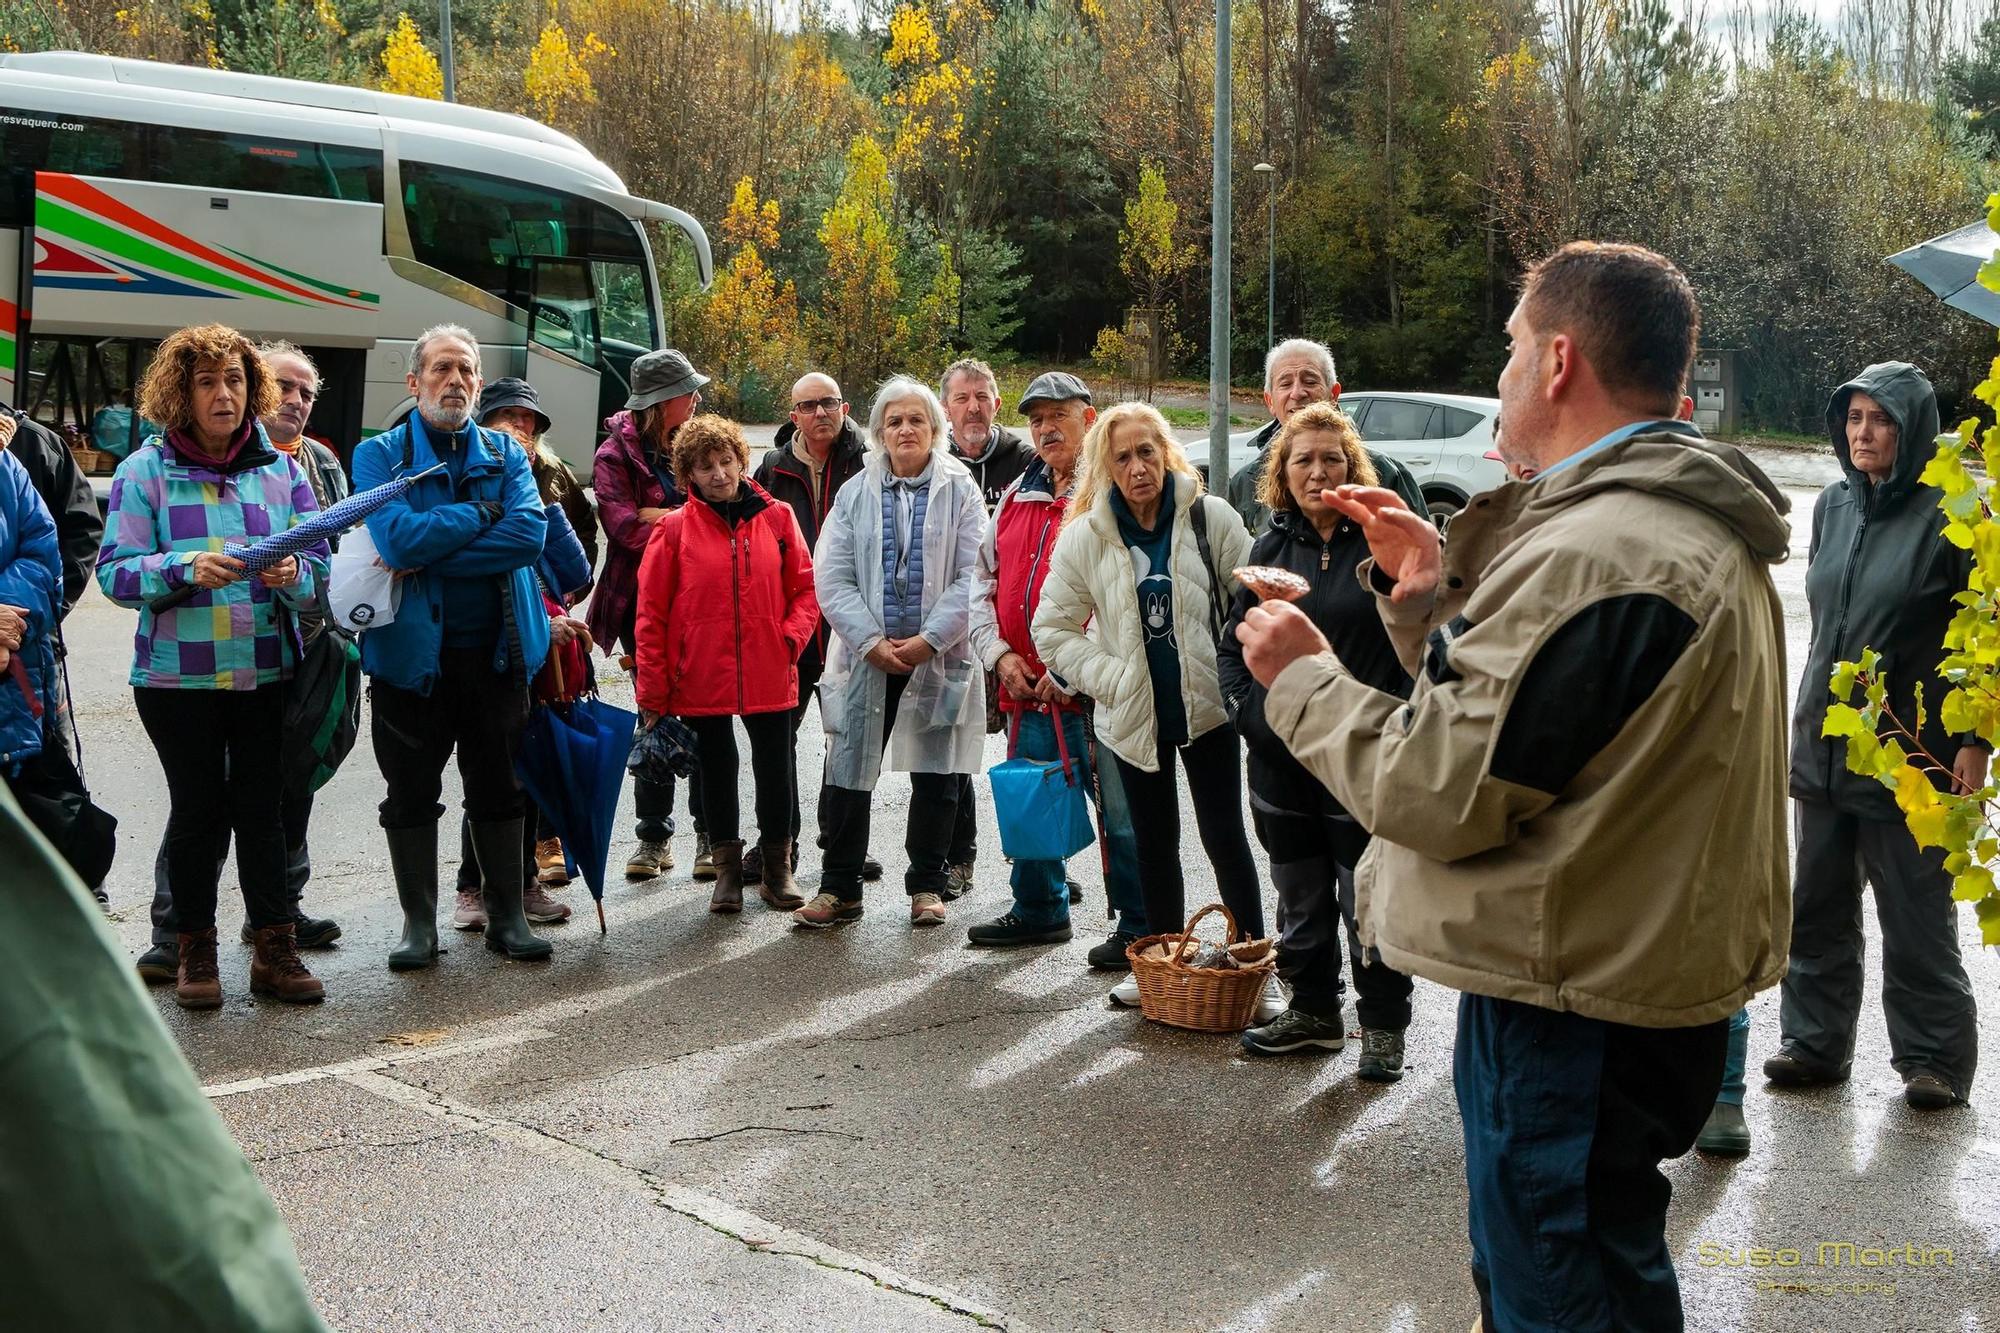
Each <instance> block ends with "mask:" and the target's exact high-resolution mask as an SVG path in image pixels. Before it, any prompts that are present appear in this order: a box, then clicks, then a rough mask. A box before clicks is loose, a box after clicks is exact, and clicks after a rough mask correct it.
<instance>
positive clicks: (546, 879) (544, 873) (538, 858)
mask: <svg viewBox="0 0 2000 1333" xmlns="http://www.w3.org/2000/svg"><path fill="white" fill-rule="evenodd" d="M535 878H536V879H538V880H540V881H541V882H542V883H544V884H546V885H548V886H549V887H550V888H552V889H559V888H561V887H562V886H563V885H565V884H567V883H569V866H568V864H567V863H566V862H565V861H564V860H563V845H562V839H561V838H543V839H542V840H541V841H540V842H538V843H536V844H535Z"/></svg>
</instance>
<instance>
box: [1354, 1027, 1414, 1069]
mask: <svg viewBox="0 0 2000 1333" xmlns="http://www.w3.org/2000/svg"><path fill="white" fill-rule="evenodd" d="M1354 1076H1355V1077H1356V1078H1365V1079H1367V1080H1368V1081H1369V1082H1370V1083H1394V1082H1395V1081H1396V1080H1397V1079H1400V1078H1401V1077H1402V1076H1403V1034H1402V1033H1400V1032H1391V1031H1390V1030H1389V1029H1388V1028H1363V1029H1361V1059H1360V1061H1359V1062H1358V1063H1357V1064H1356V1065H1355V1067H1354Z"/></svg>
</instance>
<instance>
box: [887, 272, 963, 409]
mask: <svg viewBox="0 0 2000 1333" xmlns="http://www.w3.org/2000/svg"><path fill="white" fill-rule="evenodd" d="M959 287H960V281H959V276H958V268H957V266H956V265H955V264H953V263H952V260H951V247H950V246H949V245H940V246H938V247H937V269H936V270H935V272H933V273H932V275H931V285H930V287H929V288H928V289H927V290H926V291H925V292H924V294H923V296H921V297H920V298H918V300H917V304H916V308H915V309H914V310H912V311H911V312H910V316H909V319H908V321H907V323H906V324H905V327H904V330H903V355H902V359H901V361H900V362H899V365H900V368H901V369H903V370H907V371H909V372H910V373H911V374H913V375H921V376H923V377H925V378H926V379H934V378H936V377H937V376H938V375H939V374H941V373H942V372H943V370H944V368H945V367H946V366H947V365H949V364H950V363H951V360H952V355H953V349H952V342H951V335H952V330H953V329H954V328H955V327H956V326H957V323H958V298H959Z"/></svg>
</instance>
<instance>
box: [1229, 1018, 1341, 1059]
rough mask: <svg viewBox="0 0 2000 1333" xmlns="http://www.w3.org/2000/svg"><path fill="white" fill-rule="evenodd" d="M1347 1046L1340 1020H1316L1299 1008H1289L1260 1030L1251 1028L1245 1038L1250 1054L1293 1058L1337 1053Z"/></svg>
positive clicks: (1243, 1041)
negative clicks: (1307, 1053) (1311, 1053)
mask: <svg viewBox="0 0 2000 1333" xmlns="http://www.w3.org/2000/svg"><path fill="white" fill-rule="evenodd" d="M1345 1045H1347V1032H1346V1030H1345V1029H1343V1028H1342V1027H1341V1026H1340V1020H1339V1019H1337V1018H1315V1017H1314V1016H1313V1015H1311V1014H1308V1013H1304V1012H1302V1011H1300V1010H1297V1009H1287V1010H1285V1012H1284V1013H1282V1014H1279V1015H1278V1016H1277V1017H1276V1018H1274V1019H1272V1020H1271V1021H1270V1022H1268V1023H1266V1024H1265V1025H1264V1026H1263V1027H1260V1028H1251V1029H1250V1030H1249V1031H1248V1032H1245V1033H1244V1034H1243V1037H1242V1046H1243V1049H1244V1051H1245V1052H1246V1053H1248V1054H1250V1055H1289V1054H1291V1053H1292V1052H1293V1051H1304V1050H1318V1051H1337V1050H1339V1049H1341V1048H1342V1047H1343V1046H1345Z"/></svg>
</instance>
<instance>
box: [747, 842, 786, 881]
mask: <svg viewBox="0 0 2000 1333" xmlns="http://www.w3.org/2000/svg"><path fill="white" fill-rule="evenodd" d="M793 868H794V869H797V867H796V866H795V867H793ZM743 882H744V883H745V884H762V883H763V882H764V849H763V848H762V847H759V846H756V845H755V844H752V845H751V846H750V847H749V848H747V849H746V850H745V851H744V853H743Z"/></svg>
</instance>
